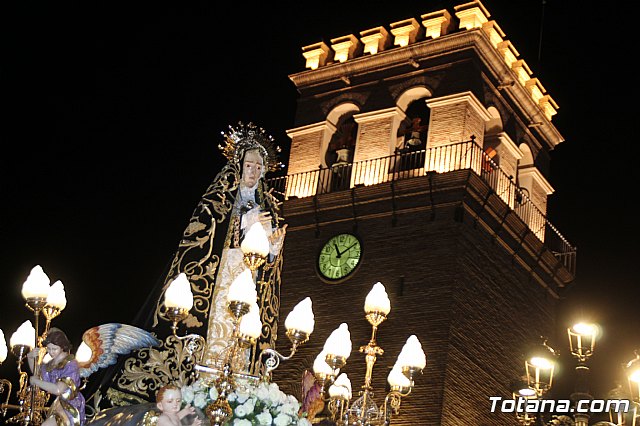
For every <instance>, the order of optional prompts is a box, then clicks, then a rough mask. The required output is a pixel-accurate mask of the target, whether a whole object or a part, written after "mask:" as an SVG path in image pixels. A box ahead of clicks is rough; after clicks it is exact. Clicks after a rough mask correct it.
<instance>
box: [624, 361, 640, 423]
mask: <svg viewBox="0 0 640 426" xmlns="http://www.w3.org/2000/svg"><path fill="white" fill-rule="evenodd" d="M634 354H635V356H636V357H635V358H634V359H632V360H631V361H629V362H627V364H626V365H625V373H626V375H627V381H628V383H629V395H630V397H631V400H632V401H633V426H636V424H640V419H639V417H640V416H639V413H638V408H639V407H640V349H636V350H635V351H634Z"/></svg>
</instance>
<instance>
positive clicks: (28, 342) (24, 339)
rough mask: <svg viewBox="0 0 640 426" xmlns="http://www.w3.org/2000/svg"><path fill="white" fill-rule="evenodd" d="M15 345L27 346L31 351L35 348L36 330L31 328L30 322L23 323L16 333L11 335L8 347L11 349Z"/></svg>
mask: <svg viewBox="0 0 640 426" xmlns="http://www.w3.org/2000/svg"><path fill="white" fill-rule="evenodd" d="M16 345H24V346H28V347H29V348H31V349H33V348H34V347H35V346H36V329H35V328H33V324H31V321H29V320H27V321H25V322H23V323H22V325H21V326H20V327H18V329H17V330H16V332H15V333H13V334H12V335H11V339H9V346H11V347H12V348H13V347H14V346H16Z"/></svg>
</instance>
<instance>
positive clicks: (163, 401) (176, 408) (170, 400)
mask: <svg viewBox="0 0 640 426" xmlns="http://www.w3.org/2000/svg"><path fill="white" fill-rule="evenodd" d="M156 402H157V406H158V409H159V410H160V411H161V412H162V414H160V415H159V416H158V422H157V426H181V425H182V424H183V423H182V419H183V418H185V417H188V416H195V417H194V420H193V422H191V423H187V424H189V425H192V426H201V425H202V419H200V418H199V417H198V416H197V414H196V409H195V408H194V407H193V406H192V405H187V406H186V407H184V408H183V409H180V406H181V405H182V392H181V391H180V388H179V387H177V386H176V385H171V384H169V385H165V386H163V387H161V388H160V389H159V390H158V393H157V394H156Z"/></svg>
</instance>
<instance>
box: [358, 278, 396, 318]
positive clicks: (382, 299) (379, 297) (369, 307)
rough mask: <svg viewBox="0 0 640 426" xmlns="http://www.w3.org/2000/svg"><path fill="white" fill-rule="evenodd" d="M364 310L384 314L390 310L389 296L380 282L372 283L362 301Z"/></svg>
mask: <svg viewBox="0 0 640 426" xmlns="http://www.w3.org/2000/svg"><path fill="white" fill-rule="evenodd" d="M364 311H365V312H366V313H369V312H382V313H383V314H385V315H387V314H389V312H391V302H389V296H387V291H386V290H385V288H384V286H383V285H382V283H380V282H377V283H375V284H374V285H373V288H372V289H371V291H370V292H369V294H368V295H367V298H366V299H365V301H364Z"/></svg>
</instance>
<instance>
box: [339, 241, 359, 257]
mask: <svg viewBox="0 0 640 426" xmlns="http://www.w3.org/2000/svg"><path fill="white" fill-rule="evenodd" d="M356 244H358V242H357V241H356V242H355V243H353V244H351V245H350V246H349V247H347V249H345V250H344V251H338V257H340V256H342V255H343V254H345V253H346V252H348V251H349V250H351V247H353V246H355V245H356ZM337 249H338V247H336V250H337Z"/></svg>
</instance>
